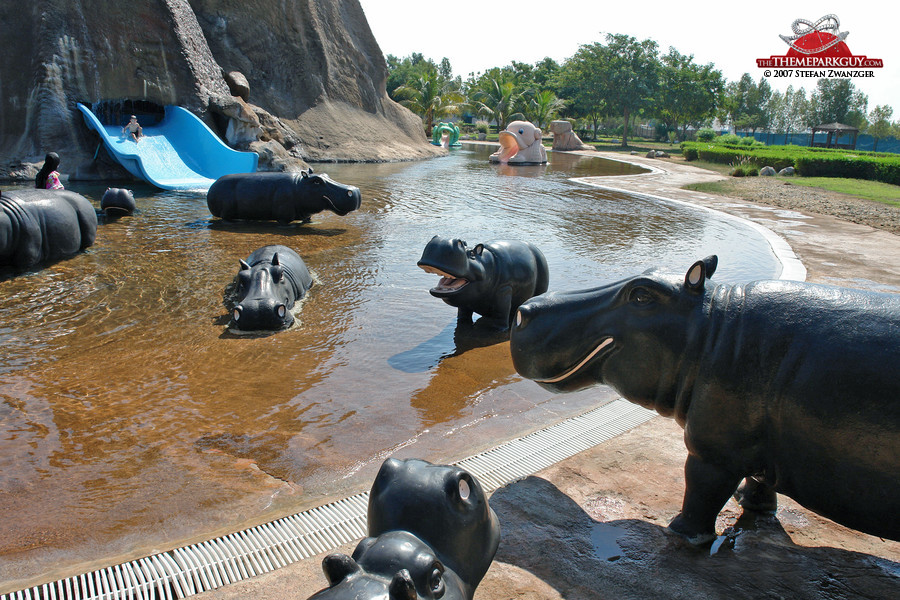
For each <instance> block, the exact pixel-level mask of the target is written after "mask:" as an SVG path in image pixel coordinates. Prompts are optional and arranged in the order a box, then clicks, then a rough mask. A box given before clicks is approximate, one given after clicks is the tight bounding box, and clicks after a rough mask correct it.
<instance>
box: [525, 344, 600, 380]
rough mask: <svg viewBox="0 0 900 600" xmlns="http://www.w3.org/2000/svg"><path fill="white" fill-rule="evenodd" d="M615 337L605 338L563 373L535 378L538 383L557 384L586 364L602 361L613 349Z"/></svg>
mask: <svg viewBox="0 0 900 600" xmlns="http://www.w3.org/2000/svg"><path fill="white" fill-rule="evenodd" d="M614 341H615V340H614V338H612V337H606V338H603V339H602V340H601V341H600V343H599V344H597V346H596V347H595V348H594V349H593V350H591V351H590V352H589V353H588V355H587V356H585V357H584V358H583V359H581V360H580V361H579V362H578V363H577V364H575V365H573V366H572V367H570V368H568V369H566V370H565V371H564V372H563V373H562V374H560V375H556V376H555V377H549V378H547V379H535V380H534V381H535V382H536V383H547V384H557V383H560V382H563V381H565V380H567V379H570V378H571V377H573V376H574V375H575V374H576V373H578V372H579V371H581V370H582V369H584V367H585V366H586V365H588V364H589V363H594V362H598V361H600V362H602V361H603V359H604V358H606V357H607V356H608V355H609V353H610V352H611V351H612V349H613V342H614Z"/></svg>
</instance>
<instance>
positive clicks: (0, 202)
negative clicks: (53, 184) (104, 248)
mask: <svg viewBox="0 0 900 600" xmlns="http://www.w3.org/2000/svg"><path fill="white" fill-rule="evenodd" d="M96 236H97V212H96V211H95V210H94V207H93V205H91V203H90V201H89V200H88V199H87V198H85V197H84V196H82V195H81V194H77V193H75V192H71V191H68V190H41V189H25V190H4V191H3V192H2V193H0V266H9V267H13V268H15V269H16V270H18V271H26V270H28V269H30V268H32V267H35V266H37V265H40V264H44V263H49V262H53V261H57V260H60V259H63V258H67V257H69V256H72V255H74V254H77V253H78V252H81V251H82V250H84V249H85V248H87V247H89V246H91V245H92V244H93V243H94V239H95V238H96Z"/></svg>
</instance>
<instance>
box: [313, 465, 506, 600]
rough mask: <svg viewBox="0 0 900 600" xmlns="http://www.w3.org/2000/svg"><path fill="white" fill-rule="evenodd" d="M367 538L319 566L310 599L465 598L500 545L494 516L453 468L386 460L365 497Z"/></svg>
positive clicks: (474, 486) (469, 480)
mask: <svg viewBox="0 0 900 600" xmlns="http://www.w3.org/2000/svg"><path fill="white" fill-rule="evenodd" d="M368 529H369V531H368V537H366V538H364V539H363V540H362V541H361V542H359V544H358V545H357V546H356V549H355V550H354V551H353V556H352V557H351V556H347V555H346V554H332V555H330V556H327V557H326V558H325V560H324V561H323V562H322V569H323V570H324V571H325V576H326V578H327V579H328V585H329V587H328V588H326V589H324V590H321V591H319V592H318V593H316V594H314V595H313V596H312V597H311V598H310V600H375V599H379V600H382V599H385V600H431V599H437V598H442V599H443V600H471V599H472V596H473V595H474V594H475V588H476V587H478V584H479V583H480V582H481V580H482V578H483V577H484V574H485V573H486V572H487V570H488V567H490V565H491V562H492V561H493V560H494V555H495V554H496V552H497V547H498V546H499V545H500V525H499V522H498V521H497V515H495V514H494V511H493V510H492V509H491V507H490V506H488V502H487V496H486V495H485V493H484V491H483V490H482V488H481V485H480V484H479V483H478V481H477V480H476V479H475V478H474V477H472V475H470V474H469V473H468V472H466V471H464V470H463V469H460V468H459V467H454V466H447V465H433V464H431V463H429V462H426V461H424V460H418V459H408V460H397V459H393V458H390V459H388V460H386V461H385V462H384V464H382V465H381V470H380V471H379V472H378V475H377V476H376V477H375V482H374V483H373V484H372V490H371V492H370V494H369V511H368Z"/></svg>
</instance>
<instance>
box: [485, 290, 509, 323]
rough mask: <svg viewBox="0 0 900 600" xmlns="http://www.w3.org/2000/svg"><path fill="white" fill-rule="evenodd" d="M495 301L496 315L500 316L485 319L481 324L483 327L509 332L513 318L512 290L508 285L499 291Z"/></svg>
mask: <svg viewBox="0 0 900 600" xmlns="http://www.w3.org/2000/svg"><path fill="white" fill-rule="evenodd" d="M494 301H495V302H494V314H496V315H498V316H495V317H483V318H482V319H481V320H480V321H479V323H481V325H482V326H488V327H491V328H493V329H497V330H499V331H507V330H508V329H509V323H510V319H511V317H512V315H511V314H510V312H511V310H512V288H511V287H509V286H508V285H507V286H503V287H502V288H501V289H500V290H498V291H497V295H496V296H495V298H494Z"/></svg>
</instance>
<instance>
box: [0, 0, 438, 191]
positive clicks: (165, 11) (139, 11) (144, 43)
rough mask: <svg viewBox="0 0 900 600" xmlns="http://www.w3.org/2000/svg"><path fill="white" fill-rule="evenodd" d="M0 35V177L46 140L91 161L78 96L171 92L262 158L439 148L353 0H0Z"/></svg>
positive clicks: (89, 100) (397, 156) (34, 157)
mask: <svg viewBox="0 0 900 600" xmlns="http://www.w3.org/2000/svg"><path fill="white" fill-rule="evenodd" d="M0 39H3V40H4V42H5V43H4V60H3V61H2V63H0V82H2V93H0V176H3V175H4V174H9V173H11V172H13V171H15V168H14V167H13V166H12V165H13V163H14V164H15V165H19V167H18V168H19V170H21V165H22V164H27V163H29V162H38V161H39V159H40V157H42V156H43V155H44V154H45V153H46V152H47V151H48V150H54V149H55V150H57V151H60V152H61V153H62V154H63V156H62V158H63V164H64V165H65V166H66V167H67V170H68V171H69V172H72V170H74V169H75V166H76V165H79V164H82V163H84V162H88V161H91V160H92V159H93V157H94V153H95V150H96V148H97V139H96V137H95V136H94V134H93V133H91V132H90V131H89V130H88V129H87V128H86V127H85V126H84V123H83V120H82V117H81V115H80V114H79V113H78V111H77V110H76V109H75V104H76V103H77V102H82V103H85V104H88V105H96V104H97V103H100V102H103V101H106V102H122V101H132V102H134V101H139V102H144V101H146V102H147V103H151V104H153V105H156V106H159V107H161V106H165V105H168V104H178V105H181V106H183V107H185V108H187V109H189V110H191V111H192V112H194V113H195V114H197V115H198V116H200V117H201V118H202V119H204V120H205V121H206V122H207V124H209V125H210V126H211V127H212V129H213V130H214V131H216V132H218V133H219V135H220V136H221V137H222V138H223V139H226V140H227V141H228V142H229V143H230V144H231V145H232V146H234V147H237V148H240V149H249V148H250V147H251V145H253V144H256V145H259V144H264V145H265V146H266V147H267V148H269V150H270V151H271V152H269V153H267V155H269V154H272V155H277V156H278V157H279V159H278V161H276V163H265V161H262V165H261V168H264V169H265V168H272V169H276V170H282V169H284V168H287V169H291V170H293V169H296V168H300V167H302V166H304V162H303V161H307V160H409V159H416V158H424V157H428V156H433V155H435V154H438V153H440V149H438V148H436V147H434V146H432V145H431V144H429V143H428V140H427V138H426V137H425V133H424V131H423V128H422V125H421V121H420V119H419V118H418V117H416V116H415V115H413V114H412V113H411V112H409V111H408V110H406V109H405V108H403V107H401V106H399V105H398V104H396V103H394V102H393V101H391V100H390V99H389V98H388V97H387V94H386V93H385V81H386V77H387V72H386V65H385V62H384V57H383V55H382V53H381V50H380V49H379V47H378V44H377V42H376V41H375V38H374V37H373V36H372V32H371V30H370V29H369V26H368V23H367V22H366V19H365V15H364V13H363V11H362V8H361V7H360V5H359V2H358V0H317V1H316V2H308V1H304V0H284V1H278V0H240V1H238V0H133V1H132V2H128V3H121V2H111V1H108V0H79V1H76V2H72V1H71V0H46V1H45V2H42V3H19V2H4V3H2V4H0ZM250 90H252V96H251V95H250ZM233 94H237V95H233ZM250 98H252V99H253V102H254V104H250V103H249V99H250ZM276 145H277V146H281V148H277V147H275V146H276ZM102 154H103V152H102V151H101V152H100V158H101V162H102ZM96 162H97V161H95V162H94V164H93V165H91V166H90V167H88V168H84V169H81V171H83V172H91V171H92V172H105V170H106V169H107V166H108V165H107V166H104V165H100V166H98V165H97V164H96Z"/></svg>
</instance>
